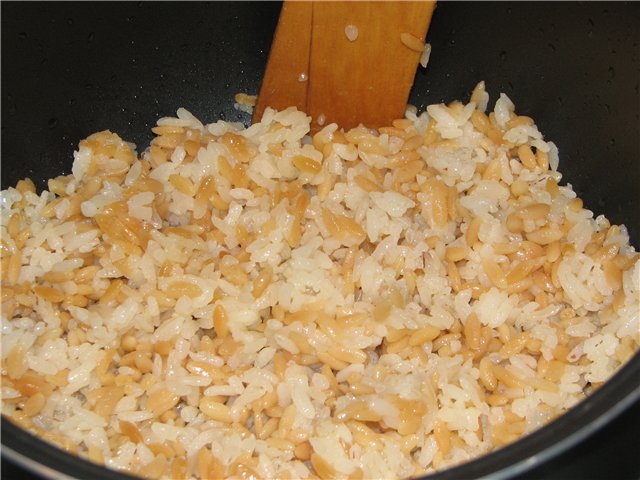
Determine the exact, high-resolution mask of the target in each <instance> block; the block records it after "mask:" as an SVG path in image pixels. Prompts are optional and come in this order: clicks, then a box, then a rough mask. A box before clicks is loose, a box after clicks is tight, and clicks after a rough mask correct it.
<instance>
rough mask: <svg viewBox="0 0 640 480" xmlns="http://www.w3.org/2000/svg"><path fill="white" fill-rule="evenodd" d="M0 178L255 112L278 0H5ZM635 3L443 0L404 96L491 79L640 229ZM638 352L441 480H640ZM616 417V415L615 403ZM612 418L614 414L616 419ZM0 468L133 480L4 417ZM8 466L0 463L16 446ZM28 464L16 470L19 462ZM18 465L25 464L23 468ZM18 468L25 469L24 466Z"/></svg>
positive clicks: (615, 212)
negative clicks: (88, 144)
mask: <svg viewBox="0 0 640 480" xmlns="http://www.w3.org/2000/svg"><path fill="white" fill-rule="evenodd" d="M1 8H2V188H7V187H8V186H11V185H15V183H16V182H17V180H19V179H21V178H24V177H25V176H28V177H31V178H32V179H33V180H34V181H36V183H37V185H38V186H39V187H44V186H45V185H46V184H45V181H46V179H47V178H50V177H53V176H57V175H60V174H62V173H65V174H67V173H69V172H70V168H71V163H72V158H73V156H72V153H73V150H74V149H75V148H76V146H77V142H78V141H79V140H80V139H82V138H84V137H86V136H87V135H89V134H91V133H93V132H95V131H98V130H103V129H110V130H112V131H115V132H117V133H118V134H120V135H121V136H122V137H123V138H125V139H126V140H128V141H133V142H135V143H137V145H138V147H139V150H142V149H143V148H145V147H146V146H147V145H148V142H149V141H150V139H151V132H150V128H151V126H153V125H154V124H155V121H156V120H157V119H158V118H159V117H161V116H167V115H173V114H174V113H175V110H176V109H177V108H178V107H181V106H182V107H186V108H187V109H188V110H190V111H191V112H192V113H194V114H195V115H196V116H197V117H198V118H200V119H202V120H204V121H208V122H210V121H214V120H216V119H219V118H221V119H225V120H231V121H242V122H245V123H246V124H248V123H249V121H250V118H249V117H248V115H246V114H244V113H240V112H237V111H236V110H234V109H233V102H234V101H233V96H234V94H235V93H237V92H247V93H257V92H258V90H259V86H260V79H261V76H262V74H263V72H264V67H265V64H266V59H267V54H268V51H269V46H270V42H271V39H272V35H273V32H274V29H275V25H276V22H277V18H278V14H279V11H280V3H277V2H255V3H253V2H229V3H226V2H214V3H199V2H198V3H192V2H189V3H169V2H161V3H152V2H139V3H133V2H121V3H111V2H108V3H107V2H105V3H103V2H96V3H89V2H86V3H67V2H64V3H48V2H47V3H45V2H41V3H34V2H26V3H21V2H20V3H18V2H2V5H1ZM639 32H640V4H638V3H608V2H607V3H596V2H588V3H574V2H572V3H560V2H546V3H525V2H514V3H507V2H499V3H486V2H477V3H476V2H474V3H470V2H469V3H467V2H445V1H442V2H440V3H439V4H438V7H437V8H436V12H435V14H434V18H433V22H432V25H431V28H430V32H429V37H428V41H429V42H430V43H431V45H432V54H431V60H430V63H429V66H428V68H427V69H426V70H420V71H419V72H418V74H417V76H416V82H415V86H414V89H413V91H412V93H411V97H410V103H412V104H414V105H416V106H417V107H418V108H419V109H420V110H422V109H424V107H425V106H426V105H428V104H431V103H437V102H441V101H450V100H453V99H465V98H468V96H469V94H470V91H471V89H472V88H473V87H474V86H475V84H476V83H477V82H478V81H479V80H485V81H486V84H487V89H488V91H489V93H490V95H491V98H492V99H493V100H495V99H496V98H497V96H498V95H499V93H500V92H504V93H506V94H507V95H509V97H510V98H511V99H512V100H513V101H514V103H515V105H516V108H517V111H518V112H519V113H521V114H525V115H529V116H531V117H533V118H534V119H535V120H536V122H537V124H538V127H539V128H540V131H541V132H542V133H543V134H544V135H545V138H546V139H551V140H553V141H554V142H555V143H556V144H557V145H558V147H559V150H560V171H561V172H563V174H564V180H563V181H564V182H567V183H571V184H572V185H573V186H574V189H575V190H576V192H577V193H578V195H579V196H580V197H582V198H583V200H584V202H585V205H586V206H587V208H590V209H591V210H593V211H595V212H596V213H604V214H606V215H607V217H608V218H609V219H610V220H611V221H612V223H618V224H619V223H624V224H625V225H626V226H627V227H628V229H629V232H630V234H631V240H632V243H633V244H634V245H636V247H637V246H638V244H639V242H638V240H639V237H640V202H639V201H638V200H640V198H639V197H638V193H637V192H638V190H637V188H638V185H640V164H639V163H638V160H639V159H640V141H639V131H640V129H639V126H640V117H639V112H640V94H639V92H638V84H639V80H640V75H639V73H638V72H639V67H640V58H639V52H640V47H639V45H638V41H639ZM639 398H640V355H638V354H636V355H635V357H634V358H633V359H632V360H631V361H630V362H629V363H628V364H627V365H626V366H625V367H624V368H623V369H622V370H621V371H620V372H619V373H618V374H617V375H615V376H614V377H613V378H612V379H611V380H610V381H609V382H607V383H606V384H605V385H604V386H603V387H602V388H600V389H599V390H598V391H597V392H595V393H594V394H593V395H592V396H591V397H589V398H588V399H586V400H585V401H583V402H582V403H581V404H579V405H578V406H576V407H575V408H574V409H572V410H571V411H570V412H568V413H567V414H566V415H564V416H562V417H560V418H559V419H558V420H556V421H554V422H553V423H551V424H549V425H548V426H546V427H544V428H542V429H541V430H539V431H537V432H534V433H533V434H531V435H529V436H527V437H525V438H523V439H521V440H520V441H518V442H516V443H515V444H513V445H510V446H508V447H506V448H503V449H501V450H499V451H497V452H495V453H493V454H490V455H487V456H485V457H482V458H480V459H478V460H476V461H473V462H470V463H468V464H465V465H462V466H460V467H457V468H454V469H451V470H448V471H444V472H442V473H439V474H436V475H434V476H433V477H429V478H433V479H454V478H456V479H459V478H465V479H466V478H478V477H486V476H489V477H492V478H515V477H517V478H528V479H534V478H550V479H552V478H557V479H560V478H601V477H604V476H607V477H611V478H638V477H640V460H639V459H638V456H637V445H638V441H639V440H640V434H639V430H638V427H637V426H638V424H639V421H640V401H639ZM619 415H621V416H619ZM616 417H617V418H616ZM2 446H3V478H11V476H10V475H11V474H14V475H16V478H17V477H18V476H19V477H20V478H24V471H23V470H21V468H24V467H26V468H28V469H29V470H30V471H31V474H33V475H38V476H44V477H50V478H60V477H61V476H62V475H67V476H71V477H76V478H126V477H124V476H123V475H121V474H118V473H116V472H112V471H108V470H106V469H104V468H102V467H98V466H96V465H93V464H90V463H88V462H85V461H83V460H81V459H79V458H76V457H72V456H69V455H67V454H65V453H62V452H61V451H59V450H58V449H56V448H55V447H52V446H50V445H48V444H45V443H44V442H42V441H40V440H38V439H36V438H34V437H33V436H31V435H30V434H28V433H26V432H24V431H22V430H20V429H18V428H17V427H15V426H13V425H12V424H10V423H9V422H7V421H6V420H5V419H2ZM7 457H8V458H9V460H10V461H11V462H12V463H5V460H6V458H7ZM15 462H17V463H19V464H20V466H18V467H16V466H14V465H13V463H15ZM16 469H17V470H16ZM15 472H19V473H15Z"/></svg>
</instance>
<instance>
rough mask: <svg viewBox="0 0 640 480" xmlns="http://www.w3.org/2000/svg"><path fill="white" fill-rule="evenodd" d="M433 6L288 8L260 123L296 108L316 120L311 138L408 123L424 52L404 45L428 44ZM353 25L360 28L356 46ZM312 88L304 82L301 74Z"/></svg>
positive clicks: (289, 4)
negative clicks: (331, 130)
mask: <svg viewBox="0 0 640 480" xmlns="http://www.w3.org/2000/svg"><path fill="white" fill-rule="evenodd" d="M434 7H435V1H432V0H424V1H317V2H304V1H302V2H301V1H293V0H288V1H285V2H284V6H283V10H282V13H281V17H280V20H279V23H278V27H277V30H276V35H275V37H274V41H273V44H272V47H271V52H270V55H269V61H268V63H267V69H266V72H265V77H264V80H263V84H262V87H261V89H260V94H259V96H258V103H257V107H256V112H255V114H254V121H256V120H259V119H260V118H261V116H262V113H263V111H264V108H265V107H266V106H272V107H274V108H278V109H281V108H285V107H287V106H291V105H295V106H296V107H298V109H300V110H303V111H305V112H306V113H308V114H309V115H311V117H312V125H311V126H312V131H317V130H318V129H319V128H321V125H319V124H318V122H317V120H318V118H322V119H323V120H324V121H323V122H322V123H323V124H325V125H326V124H329V123H332V122H336V123H338V124H339V125H340V126H341V127H344V128H345V129H348V128H352V127H355V126H357V125H359V124H361V123H362V124H364V125H366V126H367V127H370V128H377V127H380V126H383V125H389V124H390V123H391V121H393V120H394V119H396V118H401V117H402V116H403V115H404V110H405V108H406V105H407V100H408V98H409V91H410V90H411V86H412V85H413V80H414V78H415V74H416V69H417V67H418V62H419V60H420V52H418V51H416V50H415V49H412V48H409V47H408V46H406V45H405V44H404V43H403V42H402V41H401V35H402V34H407V33H409V34H411V35H413V36H414V37H416V38H417V39H419V40H420V41H422V42H424V40H425V38H426V34H427V29H428V27H429V23H430V21H431V16H432V13H433V9H434ZM347 25H353V26H354V27H356V28H357V32H358V36H357V38H356V39H355V41H350V40H349V38H347V35H346V33H345V28H346V27H347ZM302 72H306V73H307V74H308V80H307V81H306V82H300V81H299V80H298V78H299V75H300V73H302Z"/></svg>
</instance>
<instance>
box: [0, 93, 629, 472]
mask: <svg viewBox="0 0 640 480" xmlns="http://www.w3.org/2000/svg"><path fill="white" fill-rule="evenodd" d="M487 103H488V95H487V94H486V92H485V89H484V84H483V83H480V84H479V85H478V86H477V87H476V88H475V89H474V91H473V94H472V97H471V101H470V102H469V103H466V104H464V103H460V102H453V103H451V104H449V105H446V106H445V105H431V106H429V107H428V108H427V110H426V112H424V113H422V114H420V115H417V114H416V112H415V110H414V109H408V111H407V115H406V118H404V119H399V120H396V121H395V122H393V125H391V126H389V127H386V128H381V129H379V131H372V130H369V129H367V128H364V127H359V128H354V129H352V130H350V131H348V132H344V131H342V130H341V129H340V128H339V127H338V126H337V125H335V124H331V125H327V126H325V127H324V128H323V129H322V130H320V131H319V132H318V133H316V134H314V135H312V136H310V135H309V125H310V118H309V117H308V116H306V115H305V114H304V113H303V112H300V111H297V110H296V109H294V108H290V109H287V110H284V111H280V112H276V111H274V110H270V109H269V110H267V111H266V112H265V114H264V117H263V119H262V121H261V122H260V123H257V124H254V125H252V126H251V127H249V128H246V129H245V128H244V127H243V126H241V125H237V124H232V123H225V122H222V121H218V122H216V123H213V124H209V125H204V124H202V123H201V122H200V121H198V120H197V119H196V118H194V117H193V116H192V115H191V114H190V113H189V112H187V111H186V110H184V109H180V110H178V115H177V118H162V119H160V120H159V121H158V125H157V126H156V127H155V128H153V132H154V133H155V134H156V137H155V139H154V140H153V141H152V142H151V146H150V147H149V148H148V149H147V150H145V151H144V152H143V153H142V154H141V155H140V156H138V155H137V154H136V152H135V147H134V146H133V145H132V144H130V143H127V142H125V141H124V140H122V139H121V138H120V137H118V136H117V135H116V134H114V133H111V132H108V131H103V132H99V133H96V134H94V135H91V136H90V137H88V138H87V139H85V140H83V141H82V142H80V145H79V148H78V150H77V151H76V152H75V154H74V163H73V169H72V173H71V174H70V175H63V176H60V177H57V178H54V179H51V180H49V183H48V191H44V192H42V193H36V191H35V187H34V184H33V183H32V182H31V181H29V180H23V181H20V182H19V183H18V184H17V185H16V187H15V188H9V189H7V190H5V191H3V192H2V193H1V197H0V199H1V203H0V204H1V208H2V228H1V242H2V243H1V246H2V302H3V303H2V412H3V414H4V415H6V416H7V417H9V418H10V419H12V421H14V422H16V423H17V424H19V425H20V426H22V427H24V428H25V429H27V430H30V431H31V432H33V433H34V434H35V435H37V436H38V437H40V438H42V439H44V440H47V441H50V442H53V443H55V444H56V445H59V446H61V447H62V448H64V449H66V450H67V451H69V452H71V453H73V454H78V455H82V456H84V457H87V458H89V459H91V460H92V461H95V462H99V463H103V464H104V465H106V466H107V467H109V468H113V469H122V470H126V471H130V472H133V473H135V474H138V475H141V476H145V477H151V478H160V477H165V478H185V477H196V478H222V477H243V478H249V477H254V478H275V477H279V478H311V477H321V478H343V477H344V478H347V477H348V478H399V477H409V476H414V475H420V474H423V473H425V472H430V471H433V470H438V469H443V468H446V467H448V466H451V465H455V464H458V463H461V462H465V461H467V460H470V459H473V458H475V457H478V456H479V455H482V454H484V453H486V452H490V451H492V450H494V449H496V448H499V447H501V446H503V445H505V444H508V443H510V442H513V441H515V440H517V439H518V438H520V437H521V436H523V435H525V434H527V433H528V432H531V431H532V430H535V429H537V428H539V427H540V426H542V425H544V424H545V423H546V422H549V421H550V420H552V419H554V418H555V417H557V416H558V415H561V414H562V413H563V412H565V411H566V410H567V409H569V408H571V407H572V406H573V405H575V404H576V403H577V402H579V401H580V400H582V399H583V398H585V396H586V395H588V394H589V393H590V392H591V391H593V390H594V389H597V388H598V387H599V386H600V385H601V384H602V383H603V382H605V381H606V380H607V379H608V378H609V377H610V376H611V375H612V374H613V373H614V372H615V371H616V370H617V369H618V368H619V367H620V366H621V365H622V364H623V363H624V362H626V361H627V360H628V359H629V358H630V357H631V356H632V355H633V353H634V352H635V351H636V350H637V348H638V343H639V341H640V338H639V337H640V335H639V329H638V316H639V313H638V312H639V307H638V296H639V292H640V262H638V254H637V253H636V252H635V250H634V248H633V247H632V246H630V244H629V238H628V235H627V231H626V229H625V227H624V226H617V225H611V224H610V223H609V221H608V220H607V219H606V218H605V217H604V216H602V215H596V214H594V213H593V212H591V211H590V210H587V209H585V208H584V207H583V205H582V201H581V200H580V199H579V198H577V197H576V194H575V192H574V191H573V190H572V188H571V186H570V185H563V184H562V182H561V174H560V173H559V172H558V171H557V168H558V149H557V148H556V146H555V145H554V144H553V143H552V142H548V141H545V140H544V139H543V136H542V134H541V133H540V131H539V130H538V128H537V127H536V125H535V124H534V122H533V120H532V119H531V118H529V117H527V116H523V115H518V114H516V113H515V111H514V106H513V104H512V103H511V101H510V100H509V98H507V97H506V96H505V95H504V94H503V95H501V96H500V97H499V99H498V100H497V102H496V104H495V108H494V111H493V112H492V113H490V114H487V113H485V110H486V107H487Z"/></svg>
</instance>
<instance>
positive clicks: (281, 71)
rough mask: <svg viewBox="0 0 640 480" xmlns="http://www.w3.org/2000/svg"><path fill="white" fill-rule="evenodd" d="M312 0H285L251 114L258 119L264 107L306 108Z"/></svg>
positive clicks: (280, 108) (304, 109) (279, 108)
mask: <svg viewBox="0 0 640 480" xmlns="http://www.w3.org/2000/svg"><path fill="white" fill-rule="evenodd" d="M312 6H313V4H312V2H306V1H302V2H301V1H285V2H283V4H282V10H281V12H280V18H279V20H278V25H277V27H276V31H275V34H274V37H273V43H272V44H271V50H270V52H269V59H268V60H267V68H266V70H265V74H264V78H263V80H262V84H261V86H260V93H259V94H258V100H257V103H256V107H255V110H254V113H253V121H254V122H256V121H259V120H260V119H261V118H262V114H263V113H264V110H265V108H266V107H273V108H275V109H277V110H282V109H285V108H287V107H291V106H295V107H297V108H298V110H303V111H306V107H307V87H308V81H300V75H301V74H304V75H306V76H307V77H308V75H309V56H310V48H311V15H312Z"/></svg>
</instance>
